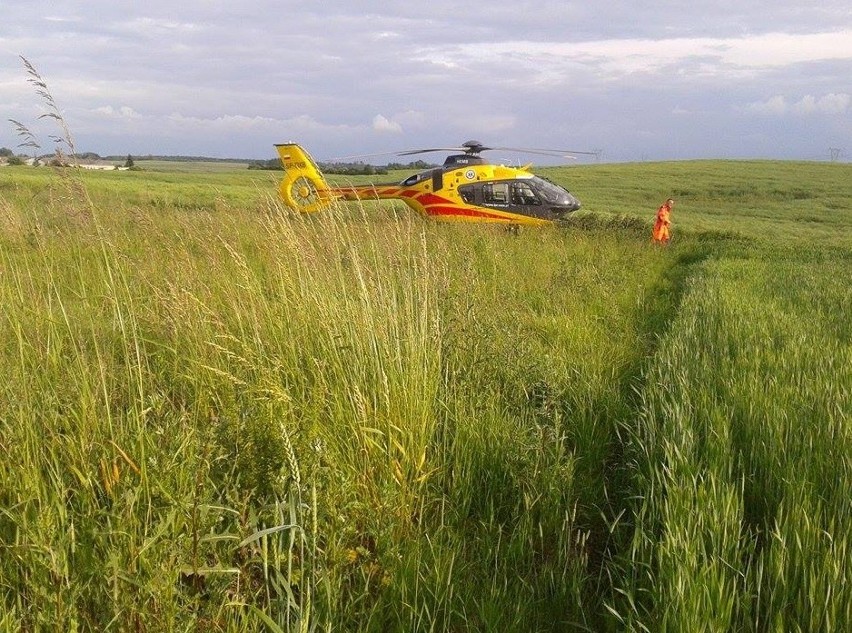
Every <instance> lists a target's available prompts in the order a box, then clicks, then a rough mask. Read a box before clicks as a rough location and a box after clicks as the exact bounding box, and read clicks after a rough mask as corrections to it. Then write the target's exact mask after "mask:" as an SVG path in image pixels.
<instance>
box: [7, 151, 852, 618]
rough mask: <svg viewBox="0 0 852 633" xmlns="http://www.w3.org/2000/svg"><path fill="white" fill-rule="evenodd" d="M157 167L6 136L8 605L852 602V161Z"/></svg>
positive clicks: (802, 614)
mask: <svg viewBox="0 0 852 633" xmlns="http://www.w3.org/2000/svg"><path fill="white" fill-rule="evenodd" d="M151 167H152V168H151V169H147V170H142V171H121V172H118V171H116V172H85V173H77V170H73V169H65V170H58V171H51V170H49V169H46V168H42V169H33V168H27V167H4V168H2V169H0V306H2V312H0V368H2V369H0V370H2V377H3V379H2V381H0V454H2V456H3V459H2V460H0V630H2V631H32V632H36V631H56V630H61V631H152V632H153V631H156V632H161V631H205V632H206V631H276V632H281V631H286V632H299V633H302V632H308V631H377V632H378V631H382V632H383V631H400V632H411V631H435V632H444V631H501V632H511V631H517V632H521V631H523V632H529V631H650V632H657V631H670V632H685V631H720V632H721V631H743V632H770V631H771V632H776V631H777V632H781V631H783V632H790V631H802V632H812V631H849V630H852V496H850V490H852V318H850V314H852V165H850V164H830V163H794V162H763V161H736V162H735V161H695V162H675V163H643V164H624V165H605V164H601V165H588V166H573V167H570V168H546V169H542V170H538V171H539V172H541V173H543V174H544V175H546V176H548V177H549V178H551V179H552V180H555V181H557V182H559V183H560V184H563V185H565V186H567V188H569V189H570V190H571V191H572V192H574V193H576V194H577V195H578V197H579V198H580V199H581V200H582V201H583V203H584V207H583V210H582V211H580V212H578V213H577V214H575V216H574V218H573V220H572V221H571V222H570V223H569V224H568V225H567V226H565V227H559V228H555V227H554V228H544V229H524V230H522V231H521V232H520V233H517V234H515V233H509V232H505V231H504V230H502V229H500V228H496V227H493V226H486V225H477V224H470V225H448V224H439V223H434V222H431V221H429V220H426V219H423V218H421V217H419V216H416V215H414V214H413V213H412V212H411V211H409V210H408V209H407V208H406V207H404V206H403V205H401V204H390V203H382V204H379V203H364V204H361V205H358V204H350V205H348V206H341V207H339V208H336V209H333V210H331V211H329V212H325V213H320V214H317V215H312V216H300V215H297V214H294V213H292V212H290V211H289V210H287V209H285V208H282V206H281V205H280V203H279V202H278V200H277V197H276V187H277V179H278V177H279V174H276V173H275V172H263V171H249V170H247V169H236V168H234V169H227V168H226V167H224V166H222V165H217V166H216V169H215V170H213V171H203V170H201V169H199V168H198V167H197V166H196V168H194V169H191V170H188V171H185V172H179V171H174V170H171V171H170V170H168V169H167V166H163V165H160V166H158V167H157V168H156V169H154V168H153V166H151ZM404 175H405V174H403V173H401V172H400V173H396V174H392V175H391V176H390V177H389V178H387V180H401V179H402V178H403V177H404ZM380 179H381V180H386V178H384V177H380ZM354 180H356V181H357V179H354ZM668 196H673V197H674V198H675V200H676V204H675V208H674V212H673V222H674V225H673V226H674V239H673V242H672V244H671V245H670V246H669V247H667V248H661V247H656V246H654V245H652V244H651V243H650V228H651V222H652V219H653V216H654V213H655V211H656V208H657V206H658V205H659V204H660V203H661V202H662V201H663V200H664V199H665V198H666V197H668Z"/></svg>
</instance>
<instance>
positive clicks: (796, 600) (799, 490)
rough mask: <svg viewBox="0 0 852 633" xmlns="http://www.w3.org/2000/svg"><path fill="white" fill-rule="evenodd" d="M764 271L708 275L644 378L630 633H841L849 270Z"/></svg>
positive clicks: (743, 264) (808, 263)
mask: <svg viewBox="0 0 852 633" xmlns="http://www.w3.org/2000/svg"><path fill="white" fill-rule="evenodd" d="M779 255H780V253H775V252H773V253H770V254H768V255H767V256H766V258H765V259H761V260H758V261H755V260H754V259H729V260H725V261H721V262H716V263H713V264H712V265H707V266H706V267H705V269H704V270H703V271H702V273H701V274H700V275H698V276H697V277H696V278H695V279H694V281H693V283H692V285H691V287H690V290H689V292H688V294H687V296H686V298H685V300H684V302H683V304H682V306H681V311H680V314H679V315H678V318H677V319H676V321H675V322H674V323H673V325H672V332H671V336H669V337H667V339H666V341H665V343H664V345H663V347H662V348H661V350H660V351H659V353H658V354H657V355H656V356H655V358H654V362H653V364H652V366H651V368H650V373H649V376H648V380H647V382H646V387H645V390H644V391H643V401H644V405H643V415H642V418H641V419H640V424H639V426H637V427H636V429H635V434H634V436H633V440H632V448H631V450H630V453H631V454H632V455H633V459H634V460H635V464H636V465H637V473H636V476H637V478H638V479H639V481H638V482H637V484H636V487H637V489H639V490H642V491H644V493H643V497H642V499H641V502H640V503H638V505H637V515H638V519H639V520H638V522H637V523H636V525H635V532H634V534H633V541H632V546H631V547H630V548H629V555H630V561H629V565H630V567H631V569H632V573H631V574H629V575H628V576H627V577H628V578H629V579H630V581H629V582H628V583H626V584H625V586H624V587H623V589H622V591H623V595H624V596H627V597H629V598H630V603H629V609H627V611H628V612H630V613H631V618H628V619H627V621H629V622H630V626H631V627H632V628H642V629H645V630H654V631H657V630H659V631H662V630H671V631H682V630H719V631H721V630H742V631H766V630H783V631H829V630H833V631H842V630H846V629H847V628H849V626H850V625H852V610H850V604H852V595H850V593H849V589H848V587H849V586H850V585H849V581H850V579H852V561H850V551H852V550H850V546H852V543H850V541H849V538H848V528H849V525H850V520H852V514H850V510H852V505H850V502H849V498H848V489H849V485H850V483H852V482H850V480H849V478H850V474H852V469H850V466H852V462H850V455H852V453H850V448H852V446H850V440H852V429H850V426H849V422H850V420H852V391H850V385H852V343H851V341H852V336H850V335H852V329H850V324H849V320H848V319H847V318H846V317H845V315H846V314H848V313H849V310H850V309H852V293H850V288H849V285H848V279H847V274H846V273H847V272H848V270H847V269H848V262H847V261H846V260H845V259H843V258H841V259H836V260H829V261H827V262H826V261H822V260H823V259H824V255H822V254H820V252H819V251H815V252H807V251H806V252H801V251H800V252H798V253H792V252H784V253H783V255H784V259H783V260H781V259H780V258H779ZM815 261H819V262H820V265H819V267H818V268H815V266H814V263H815ZM621 602H622V604H625V605H626V601H624V600H622V601H621ZM633 616H635V619H633Z"/></svg>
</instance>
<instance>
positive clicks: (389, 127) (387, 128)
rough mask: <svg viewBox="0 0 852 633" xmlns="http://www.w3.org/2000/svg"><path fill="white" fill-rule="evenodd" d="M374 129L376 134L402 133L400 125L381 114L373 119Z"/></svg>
mask: <svg viewBox="0 0 852 633" xmlns="http://www.w3.org/2000/svg"><path fill="white" fill-rule="evenodd" d="M373 129H374V130H375V131H376V132H391V133H394V134H401V133H402V126H401V125H400V124H399V123H396V122H395V121H391V120H390V119H388V118H387V117H384V116H382V115H381V114H377V115H376V116H374V117H373Z"/></svg>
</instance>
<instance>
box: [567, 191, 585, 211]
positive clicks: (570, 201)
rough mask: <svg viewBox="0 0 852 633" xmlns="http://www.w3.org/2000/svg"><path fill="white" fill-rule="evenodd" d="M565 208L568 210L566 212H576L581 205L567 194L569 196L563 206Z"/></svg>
mask: <svg viewBox="0 0 852 633" xmlns="http://www.w3.org/2000/svg"><path fill="white" fill-rule="evenodd" d="M565 206H566V207H567V208H568V210H569V211H576V210H577V209H579V208H580V207H581V206H582V205H581V204H580V201H579V200H578V199H577V198H575V197H574V196H572V195H571V194H570V193H569V194H568V200H567V201H566V205H565Z"/></svg>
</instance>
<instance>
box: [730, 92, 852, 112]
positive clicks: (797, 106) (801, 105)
mask: <svg viewBox="0 0 852 633" xmlns="http://www.w3.org/2000/svg"><path fill="white" fill-rule="evenodd" d="M850 104H852V96H850V95H848V94H846V93H834V92H831V93H829V94H826V95H823V96H822V97H815V96H813V95H805V96H803V97H802V98H801V99H799V100H798V101H795V102H792V103H790V102H788V101H787V98H786V97H784V96H783V95H775V96H774V97H771V98H769V99H767V100H766V101H756V102H754V103H749V104H748V105H747V106H746V110H748V111H750V112H756V113H758V114H768V115H775V116H780V115H785V114H789V113H793V114H799V115H816V114H829V115H835V114H844V113H846V112H848V111H849V109H850Z"/></svg>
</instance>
